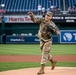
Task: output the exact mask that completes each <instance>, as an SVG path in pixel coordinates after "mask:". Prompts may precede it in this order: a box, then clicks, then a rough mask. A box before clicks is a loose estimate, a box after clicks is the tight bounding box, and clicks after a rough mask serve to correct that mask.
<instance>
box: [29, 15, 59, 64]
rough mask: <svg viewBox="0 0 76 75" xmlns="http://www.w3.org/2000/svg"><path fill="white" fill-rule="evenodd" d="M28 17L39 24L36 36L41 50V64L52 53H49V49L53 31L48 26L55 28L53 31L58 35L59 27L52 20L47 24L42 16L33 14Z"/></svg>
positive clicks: (49, 57) (50, 57) (50, 56)
mask: <svg viewBox="0 0 76 75" xmlns="http://www.w3.org/2000/svg"><path fill="white" fill-rule="evenodd" d="M30 17H31V20H32V21H33V22H35V23H39V24H40V28H39V31H38V37H39V39H40V48H41V51H42V58H41V64H45V63H46V61H47V60H50V59H52V55H50V50H51V46H52V33H53V32H52V31H51V29H50V26H52V27H54V28H55V31H54V33H56V34H57V35H59V29H58V28H57V26H56V25H55V23H54V22H53V21H50V24H48V23H47V22H46V21H45V19H44V18H35V17H34V16H30Z"/></svg>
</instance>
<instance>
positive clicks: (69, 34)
mask: <svg viewBox="0 0 76 75" xmlns="http://www.w3.org/2000/svg"><path fill="white" fill-rule="evenodd" d="M63 39H64V40H65V41H71V40H72V34H71V33H65V34H64V35H63Z"/></svg>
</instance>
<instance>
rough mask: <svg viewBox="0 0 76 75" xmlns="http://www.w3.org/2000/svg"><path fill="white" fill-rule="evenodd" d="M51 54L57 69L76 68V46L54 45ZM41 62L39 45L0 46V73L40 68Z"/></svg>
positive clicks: (48, 64)
mask: <svg viewBox="0 0 76 75" xmlns="http://www.w3.org/2000/svg"><path fill="white" fill-rule="evenodd" d="M51 54H52V55H53V58H54V59H56V60H57V61H58V63H57V64H56V65H57V67H76V44H53V45H52V50H51ZM40 60H41V50H40V48H39V44H0V72H3V71H8V70H16V69H24V68H35V67H40ZM47 66H48V67H49V66H50V62H49V61H48V62H47V64H46V67H47Z"/></svg>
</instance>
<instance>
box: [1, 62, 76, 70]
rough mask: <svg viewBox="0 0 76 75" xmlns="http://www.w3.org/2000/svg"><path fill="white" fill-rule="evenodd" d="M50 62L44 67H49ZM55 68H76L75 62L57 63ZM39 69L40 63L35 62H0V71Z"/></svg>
mask: <svg viewBox="0 0 76 75" xmlns="http://www.w3.org/2000/svg"><path fill="white" fill-rule="evenodd" d="M50 65H51V64H50V62H48V63H47V64H46V66H50ZM56 65H57V66H61V67H62V66H63V67H76V62H58V63H57V64H56ZM35 67H40V63H39V62H36V63H33V62H0V71H7V70H15V69H23V68H35Z"/></svg>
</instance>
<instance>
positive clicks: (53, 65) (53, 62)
mask: <svg viewBox="0 0 76 75" xmlns="http://www.w3.org/2000/svg"><path fill="white" fill-rule="evenodd" d="M50 62H51V66H52V67H51V70H53V69H54V68H55V66H56V63H57V61H56V60H53V59H51V60H50Z"/></svg>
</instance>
